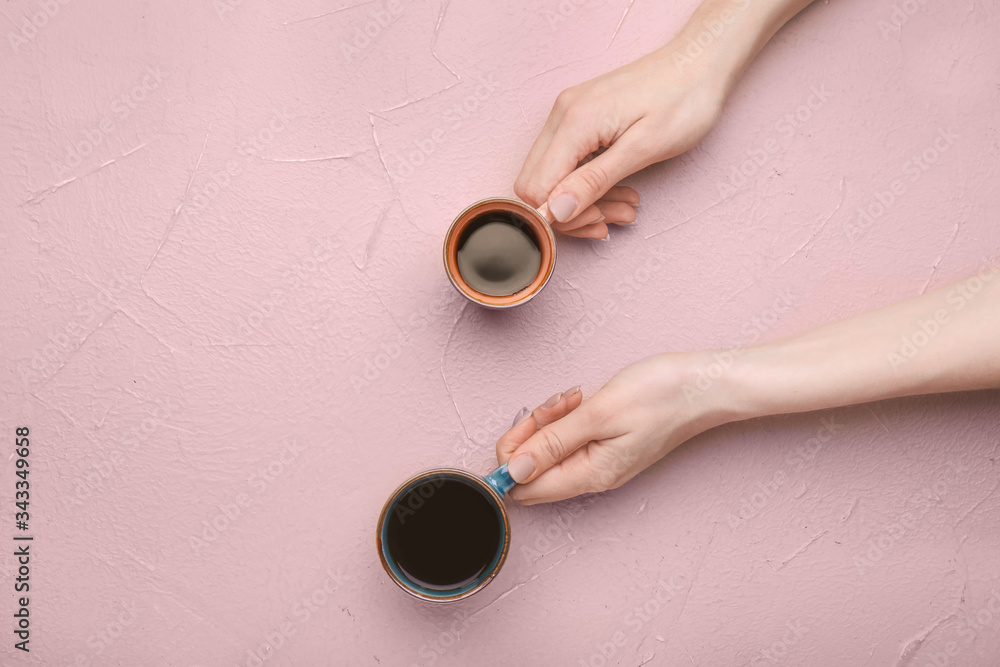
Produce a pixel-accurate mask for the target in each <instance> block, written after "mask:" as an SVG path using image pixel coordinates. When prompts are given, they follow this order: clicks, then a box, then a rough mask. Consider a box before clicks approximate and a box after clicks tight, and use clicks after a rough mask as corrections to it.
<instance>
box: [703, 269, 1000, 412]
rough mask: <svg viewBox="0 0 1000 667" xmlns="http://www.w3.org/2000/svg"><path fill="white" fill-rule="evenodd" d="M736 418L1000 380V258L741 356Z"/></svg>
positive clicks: (734, 389)
mask: <svg viewBox="0 0 1000 667" xmlns="http://www.w3.org/2000/svg"><path fill="white" fill-rule="evenodd" d="M722 384H723V387H722V391H721V393H720V398H721V400H723V401H724V402H725V405H726V406H727V409H728V411H729V417H730V418H731V419H746V418H751V417H757V416H762V415H768V414H779V413H790V412H804V411H808V410H818V409H823V408H832V407H838V406H842V405H851V404H855V403H864V402H868V401H875V400H881V399H886V398H894V397H898V396H910V395H917V394H929V393H938V392H948V391H961V390H971V389H985V388H991V387H1000V267H995V268H992V269H987V270H985V271H982V272H980V273H978V274H976V275H974V276H972V277H970V278H967V279H965V280H963V281H961V282H959V283H955V284H954V285H951V286H949V287H945V288H942V289H939V290H935V291H934V292H929V293H927V294H924V295H921V296H919V297H916V298H913V299H909V300H907V301H902V302H899V303H896V304H893V305H890V306H887V307H884V308H881V309H879V310H874V311H871V312H868V313H864V314H861V315H856V316H854V317H850V318H847V319H845V320H841V321H839V322H834V323H832V324H828V325H825V326H822V327H819V328H818V329H814V330H812V331H809V332H806V333H803V334H799V335H795V336H791V337H788V338H784V339H781V340H777V341H774V342H771V343H766V344H761V345H756V346H753V347H750V348H747V349H746V350H744V351H743V353H742V354H740V355H737V359H736V361H735V362H734V364H733V366H732V368H731V369H730V371H729V373H727V374H726V379H725V381H724V382H723V383H722Z"/></svg>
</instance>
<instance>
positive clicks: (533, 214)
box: [443, 197, 556, 308]
mask: <svg viewBox="0 0 1000 667" xmlns="http://www.w3.org/2000/svg"><path fill="white" fill-rule="evenodd" d="M487 210H499V211H508V212H511V213H518V214H519V215H521V217H523V218H524V219H525V220H526V221H527V222H528V225H529V226H530V227H531V230H532V231H533V232H534V234H535V238H536V239H537V240H538V244H539V250H541V252H542V261H541V265H540V267H539V270H538V274H537V275H536V276H535V279H534V280H532V281H531V282H530V283H529V284H528V286H527V287H525V288H524V289H522V290H520V291H518V292H515V293H514V294H508V295H504V296H492V295H489V294H484V293H482V292H479V291H477V290H475V289H474V288H473V287H472V286H471V285H469V283H468V282H466V280H465V279H464V278H463V277H462V274H461V272H460V271H459V270H458V241H459V239H460V238H461V236H462V232H463V231H465V228H466V227H468V225H469V223H470V222H472V220H473V219H474V218H476V216H478V215H479V214H481V213H483V212H485V211H487ZM443 255H444V270H445V273H447V274H448V280H450V281H451V284H452V285H454V286H455V289H457V290H458V291H459V293H461V294H462V295H463V296H464V297H466V298H468V299H470V300H471V301H473V302H475V303H478V304H479V305H481V306H486V307H487V308H513V307H514V306H520V305H521V304H523V303H527V302H528V301H530V300H531V299H533V298H534V297H535V295H536V294H538V293H539V292H540V291H542V288H543V287H545V285H546V284H547V283H548V282H549V278H551V277H552V272H553V270H554V269H555V265H556V237H555V235H554V234H553V233H552V228H551V227H549V223H548V222H547V221H546V220H545V217H544V216H543V215H542V214H541V213H539V212H538V211H537V210H536V209H535V208H533V207H532V206H529V205H528V204H525V203H524V202H523V201H521V200H520V199H512V198H510V197H488V198H486V199H480V200H479V201H477V202H473V203H472V204H469V205H468V206H466V207H465V209H464V210H463V211H462V212H461V213H459V214H458V215H457V216H456V217H455V220H454V221H452V223H451V226H450V227H449V228H448V232H447V234H445V237H444V251H443Z"/></svg>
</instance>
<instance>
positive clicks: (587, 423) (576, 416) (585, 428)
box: [507, 397, 605, 484]
mask: <svg viewBox="0 0 1000 667" xmlns="http://www.w3.org/2000/svg"><path fill="white" fill-rule="evenodd" d="M602 421H603V420H600V419H598V415H597V410H596V409H595V401H594V400H593V397H592V398H591V400H587V401H584V402H583V403H582V404H581V405H580V407H578V408H577V409H576V410H574V411H573V412H571V413H569V414H568V415H566V416H565V417H563V418H562V419H559V420H558V421H555V422H552V423H551V424H549V425H547V426H544V427H542V428H541V429H539V430H537V431H536V432H535V433H534V434H533V435H532V436H531V437H529V438H528V439H527V440H525V441H524V443H523V444H521V446H520V447H518V448H517V449H516V450H514V452H513V453H512V454H511V455H510V459H509V460H508V462H507V472H508V473H509V474H510V476H511V478H513V480H514V481H515V482H517V483H518V484H526V483H528V482H530V481H532V480H533V479H535V478H537V477H538V476H539V475H541V474H542V473H544V472H545V471H546V470H548V469H549V468H551V467H552V466H554V465H555V464H557V463H559V462H560V461H562V460H563V459H564V458H566V457H567V456H569V455H570V454H572V453H573V452H575V451H576V450H578V449H579V448H580V447H582V446H583V445H585V444H587V443H588V442H590V441H591V440H599V439H601V438H603V437H605V434H604V433H603V432H602V431H601V428H600V426H601V424H602Z"/></svg>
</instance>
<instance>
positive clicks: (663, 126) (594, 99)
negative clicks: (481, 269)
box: [514, 0, 811, 238]
mask: <svg viewBox="0 0 1000 667" xmlns="http://www.w3.org/2000/svg"><path fill="white" fill-rule="evenodd" d="M810 2H811V0H755V2H749V0H702V2H701V4H700V5H699V6H698V8H697V9H695V11H694V14H692V15H691V18H690V19H689V20H688V22H687V23H686V24H685V25H684V27H683V28H682V29H681V31H680V32H679V33H678V34H677V36H676V37H674V38H673V39H672V40H671V41H670V42H669V43H668V44H667V45H666V46H664V47H662V48H660V49H658V50H656V51H654V52H653V53H650V54H648V55H646V56H643V57H642V58H639V59H638V60H636V61H635V62H632V63H629V64H628V65H625V66H624V67H620V68H618V69H616V70H614V71H613V72H610V73H608V74H604V75H603V76H599V77H597V78H596V79H592V80H590V81H588V82H586V83H583V84H580V85H578V86H573V87H572V88H568V89H566V90H564V91H563V92H562V93H560V94H559V97H557V98H556V102H555V105H554V106H553V107H552V111H551V113H549V117H548V120H546V121H545V125H544V126H543V127H542V131H541V133H540V134H539V135H538V138H537V139H535V143H534V145H533V146H532V147H531V150H530V151H529V152H528V157H527V159H526V160H525V161H524V166H523V167H521V173H520V174H519V175H518V177H517V181H516V182H515V183H514V192H515V193H517V196H518V197H520V198H521V199H523V200H524V201H526V202H528V203H529V204H531V205H532V206H535V207H536V208H538V209H539V210H540V211H542V213H543V214H544V215H545V216H546V217H547V218H548V219H549V222H550V223H552V228H553V229H555V230H557V231H561V232H563V233H565V234H569V235H571V236H583V237H590V238H603V237H605V236H607V233H608V227H607V225H608V223H618V224H620V223H628V222H632V221H634V220H635V212H634V210H632V207H634V206H637V205H638V203H639V195H638V193H636V192H635V190H632V189H631V188H624V187H614V186H615V184H616V183H618V182H619V181H620V180H622V179H623V178H625V177H626V176H628V175H629V174H632V173H634V172H636V171H638V170H640V169H642V168H643V167H646V166H648V165H651V164H653V163H654V162H659V161H660V160H666V159H667V158H672V157H674V156H676V155H680V154H681V153H683V152H684V151H686V150H688V149H689V148H691V147H692V146H694V145H695V144H697V143H698V142H699V141H701V139H702V138H703V137H704V136H705V135H706V134H708V132H709V131H710V130H711V129H712V127H713V126H714V125H715V123H716V121H717V120H718V118H719V115H720V114H721V113H722V105H723V103H724V102H725V100H726V97H728V96H729V93H730V91H731V90H732V89H733V87H734V86H735V85H736V82H737V81H738V80H739V77H740V76H741V75H742V74H743V71H744V70H745V69H746V67H747V66H748V65H749V64H750V62H751V61H752V60H753V58H754V56H756V54H757V53H758V52H759V51H760V49H761V48H763V46H764V44H766V43H767V41H768V40H769V39H770V38H771V37H772V36H773V35H774V33H775V32H776V31H777V30H778V29H779V28H780V27H781V26H782V25H784V23H785V22H786V21H788V20H789V19H790V18H791V17H793V16H794V15H795V14H797V13H798V12H799V11H801V10H802V9H803V8H804V7H805V6H806V5H808V4H809V3H810ZM603 149H607V150H604V151H603V152H601V151H602V150H603Z"/></svg>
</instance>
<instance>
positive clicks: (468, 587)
mask: <svg viewBox="0 0 1000 667" xmlns="http://www.w3.org/2000/svg"><path fill="white" fill-rule="evenodd" d="M447 480H453V481H461V482H464V483H465V484H467V485H468V486H470V487H472V488H474V489H475V490H477V491H479V493H481V494H482V497H483V499H484V500H485V501H486V503H487V504H488V505H489V506H490V507H492V509H493V511H495V512H496V515H497V519H498V522H497V523H498V525H499V534H498V535H497V536H496V539H497V544H498V546H497V550H496V553H495V554H494V555H493V559H492V561H491V562H490V563H489V564H488V565H487V567H485V568H484V569H483V570H482V571H481V572H480V573H479V574H478V575H476V576H475V577H474V578H473V579H472V580H468V581H462V582H459V583H456V584H455V585H454V586H453V587H437V586H435V587H431V586H430V585H428V584H425V583H423V582H420V581H417V580H415V579H414V578H412V577H411V576H410V575H408V574H407V572H406V571H405V570H404V569H403V568H402V567H401V566H400V564H399V563H398V562H397V559H396V558H395V557H394V556H393V554H392V552H391V550H390V548H389V538H388V532H389V521H387V520H386V519H387V518H388V517H390V516H391V515H392V514H393V513H403V514H406V513H412V512H413V508H412V507H407V506H406V505H405V504H404V503H403V501H404V499H405V498H407V497H408V496H409V497H410V499H411V500H410V503H411V504H412V503H413V499H415V498H417V497H423V498H429V497H430V496H431V495H432V494H433V493H434V490H435V488H440V487H441V486H442V484H443V482H444V481H447ZM514 484H515V482H514V480H513V479H512V478H511V476H510V475H509V474H508V473H507V464H504V465H502V466H500V467H499V468H497V469H496V470H494V471H493V472H491V473H490V474H489V475H486V476H485V477H480V476H478V475H474V474H472V473H470V472H466V471H465V470H459V469H457V468H435V469H433V470H427V471H425V472H422V473H420V474H418V475H414V476H413V477H411V478H410V479H408V480H406V481H405V482H403V483H402V484H400V485H399V487H397V488H396V490H395V491H393V493H392V495H391V496H389V500H387V501H386V503H385V505H384V506H383V507H382V513H381V514H380V515H379V518H378V528H377V531H376V541H377V545H378V555H379V559H380V560H381V561H382V567H383V568H384V569H385V571H386V573H387V574H388V575H389V577H390V578H391V579H392V580H393V581H394V582H395V583H396V585H397V586H399V587H400V588H402V589H403V590H404V591H406V592H407V593H409V594H410V595H412V596H413V597H415V598H418V599H420V600H424V601H426V602H455V601H456V600H462V599H465V598H467V597H469V596H470V595H472V594H473V593H476V592H478V591H480V590H482V589H483V588H484V587H485V586H486V585H487V584H488V583H490V581H492V580H493V578H494V577H495V576H496V575H497V573H498V572H499V571H500V568H501V567H502V566H503V564H504V561H505V560H507V551H508V549H509V547H510V520H509V518H508V517H507V509H506V508H505V507H504V503H503V497H504V496H505V495H506V494H507V492H508V491H510V490H511V489H512V488H513V487H514ZM414 490H416V491H417V495H416V496H412V495H410V494H411V492H412V491H414Z"/></svg>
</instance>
